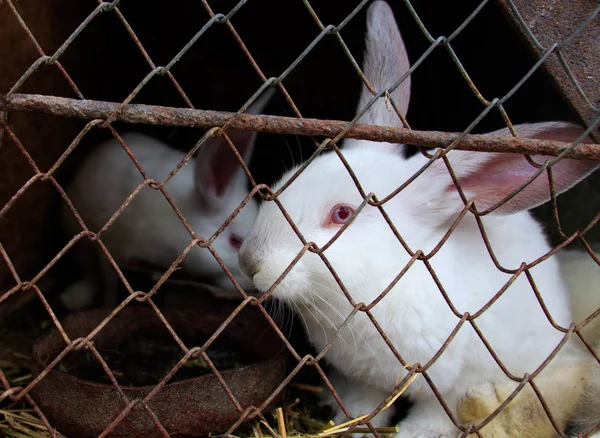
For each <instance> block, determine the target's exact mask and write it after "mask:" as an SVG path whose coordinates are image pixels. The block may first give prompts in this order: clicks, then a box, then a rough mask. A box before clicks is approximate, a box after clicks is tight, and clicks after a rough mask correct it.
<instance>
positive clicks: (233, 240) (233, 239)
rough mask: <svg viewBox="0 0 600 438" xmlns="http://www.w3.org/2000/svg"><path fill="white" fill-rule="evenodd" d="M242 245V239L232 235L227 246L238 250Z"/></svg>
mask: <svg viewBox="0 0 600 438" xmlns="http://www.w3.org/2000/svg"><path fill="white" fill-rule="evenodd" d="M242 243H244V239H242V238H241V237H240V236H238V235H237V234H232V235H231V236H229V244H230V245H231V246H232V247H233V248H235V249H240V247H241V246H242Z"/></svg>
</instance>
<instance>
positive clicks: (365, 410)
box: [321, 372, 394, 427]
mask: <svg viewBox="0 0 600 438" xmlns="http://www.w3.org/2000/svg"><path fill="white" fill-rule="evenodd" d="M328 378H329V380H330V382H331V384H332V385H333V387H334V388H335V390H336V392H337V394H338V396H339V397H340V399H341V400H342V403H343V404H344V407H345V408H346V410H347V411H348V412H349V413H350V415H352V417H354V418H356V417H359V416H361V415H367V414H370V413H371V412H373V411H374V410H375V409H376V408H377V406H379V405H380V404H381V402H383V401H384V400H385V399H386V397H387V396H388V395H389V394H388V393H387V392H385V391H381V390H380V389H378V388H374V387H372V386H369V385H364V384H361V383H358V382H352V381H349V380H348V379H347V378H346V377H343V376H341V375H339V374H338V373H337V372H331V373H330V374H329V376H328ZM323 394H324V395H323V399H322V401H321V406H328V407H330V408H331V409H332V410H333V412H334V416H333V421H334V423H335V424H342V423H345V422H347V421H349V419H348V417H347V416H346V414H344V411H343V410H342V408H341V407H340V406H339V404H338V403H337V401H336V400H335V398H334V397H333V395H332V394H331V393H330V392H329V390H328V389H327V387H325V388H324V390H323ZM393 414H394V409H393V408H388V409H386V410H384V411H381V412H380V413H379V414H377V415H376V416H375V417H374V418H373V419H372V420H371V424H372V425H373V426H375V427H383V426H390V425H391V418H392V415H393Z"/></svg>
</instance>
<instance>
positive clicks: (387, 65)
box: [357, 0, 410, 127]
mask: <svg viewBox="0 0 600 438" xmlns="http://www.w3.org/2000/svg"><path fill="white" fill-rule="evenodd" d="M366 39H367V40H366V49H365V54H364V61H363V72H364V74H365V76H366V78H367V79H368V80H369V82H370V83H371V85H372V86H373V88H375V90H376V91H377V92H378V91H381V90H383V89H386V88H389V87H391V86H392V85H394V84H395V83H396V82H397V81H398V80H399V79H400V77H402V75H403V74H404V73H406V72H407V71H408V70H409V69H410V62H409V61H408V55H407V53H406V48H405V47H404V41H402V36H401V35H400V30H399V29H398V25H397V24H396V20H395V18H394V13H393V12H392V9H391V8H390V7H389V5H388V4H387V3H386V2H384V1H380V0H378V1H375V2H374V3H373V4H371V6H370V7H369V9H368V11H367V38H366ZM391 96H392V99H393V100H394V102H395V103H396V105H397V107H398V109H399V110H400V112H401V113H402V114H403V115H404V116H406V112H407V111H408V103H409V100H410V76H409V77H407V78H406V79H405V80H404V81H403V82H402V83H401V84H400V85H399V86H398V87H397V88H396V89H395V90H394V91H393V92H392V93H391ZM371 99H373V95H372V94H371V92H370V91H369V90H368V89H367V87H366V86H365V85H364V84H363V85H362V92H361V95H360V99H359V101H358V109H357V111H360V110H362V109H363V108H364V107H365V105H366V104H367V103H369V101H370V100H371ZM360 123H368V124H372V125H382V126H397V127H402V126H403V125H402V122H401V120H400V118H399V117H398V115H397V114H396V111H394V109H393V108H392V107H391V105H390V106H388V105H387V104H386V98H385V97H381V98H379V99H378V100H377V102H375V103H374V104H373V106H371V108H369V110H368V111H367V112H366V113H365V115H364V116H362V117H361V119H360Z"/></svg>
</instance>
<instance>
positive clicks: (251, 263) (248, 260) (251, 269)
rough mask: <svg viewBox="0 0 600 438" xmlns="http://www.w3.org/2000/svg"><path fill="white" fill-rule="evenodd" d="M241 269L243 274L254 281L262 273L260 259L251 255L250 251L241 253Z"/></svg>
mask: <svg viewBox="0 0 600 438" xmlns="http://www.w3.org/2000/svg"><path fill="white" fill-rule="evenodd" d="M240 268H242V272H243V273H244V274H246V275H247V276H248V278H250V279H252V278H254V276H255V275H256V274H257V273H258V272H259V271H260V263H259V260H258V257H256V256H255V255H253V254H249V252H248V251H242V252H240Z"/></svg>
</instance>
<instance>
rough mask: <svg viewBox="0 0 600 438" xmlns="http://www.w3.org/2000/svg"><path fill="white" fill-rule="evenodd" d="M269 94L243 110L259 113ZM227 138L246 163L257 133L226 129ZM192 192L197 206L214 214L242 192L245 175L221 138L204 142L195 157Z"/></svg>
mask: <svg viewBox="0 0 600 438" xmlns="http://www.w3.org/2000/svg"><path fill="white" fill-rule="evenodd" d="M272 95H273V90H272V89H268V90H267V91H266V92H264V93H263V95H262V96H260V97H259V98H258V99H257V100H256V101H254V103H253V104H252V105H250V107H248V110H247V111H246V113H247V114H259V113H260V112H261V111H262V110H263V109H264V107H265V106H266V104H267V102H268V101H269V99H270V98H271V96H272ZM226 132H227V136H228V137H229V139H230V140H231V141H232V143H233V144H234V145H235V147H236V149H237V151H238V152H239V154H240V155H241V156H242V158H243V159H244V162H245V163H246V164H248V163H249V160H250V157H251V156H252V152H253V151H254V142H255V141H256V136H257V133H256V132H253V131H244V130H241V129H228V130H227V131H226ZM195 172H196V174H195V178H196V191H197V195H198V197H199V201H200V204H201V205H202V206H203V207H204V208H205V209H206V210H208V211H211V212H217V211H219V210H220V208H221V207H222V205H223V204H224V203H226V200H227V198H228V197H230V196H231V195H232V194H233V193H244V192H246V191H247V190H246V182H247V179H246V175H245V173H244V170H243V169H242V166H241V165H240V163H239V161H238V159H237V157H236V156H235V154H234V153H233V151H232V150H231V148H230V146H229V143H228V142H227V140H225V138H224V137H223V136H222V135H219V136H218V137H215V138H211V139H209V140H207V143H206V144H205V145H204V146H202V147H201V148H200V149H199V150H198V154H197V156H196V170H195Z"/></svg>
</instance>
